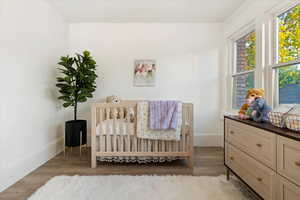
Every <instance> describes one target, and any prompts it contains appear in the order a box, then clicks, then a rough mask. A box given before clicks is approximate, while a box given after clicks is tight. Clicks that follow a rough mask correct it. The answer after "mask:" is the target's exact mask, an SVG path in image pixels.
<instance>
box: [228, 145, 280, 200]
mask: <svg viewBox="0 0 300 200" xmlns="http://www.w3.org/2000/svg"><path fill="white" fill-rule="evenodd" d="M226 148H227V149H226V158H225V159H226V164H227V165H228V167H230V168H231V169H232V170H233V171H234V172H235V173H236V174H238V176H239V177H240V178H242V179H243V180H244V181H245V182H246V183H247V184H248V185H249V186H250V187H251V188H253V189H254V190H255V191H256V192H257V193H258V194H259V195H261V196H262V197H263V198H264V199H265V200H268V199H275V193H276V191H275V187H276V173H275V172H274V171H273V170H272V169H270V168H268V167H266V166H264V165H262V164H261V163H259V162H258V161H256V160H255V159H253V158H252V157H250V156H248V155H247V154H245V153H243V152H242V151H240V150H239V149H237V148H235V147H234V146H232V145H231V144H228V143H227V144H226Z"/></svg>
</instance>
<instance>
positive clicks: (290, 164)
mask: <svg viewBox="0 0 300 200" xmlns="http://www.w3.org/2000/svg"><path fill="white" fill-rule="evenodd" d="M224 120H225V121H224V126H225V128H224V130H225V143H224V144H225V154H224V155H225V158H224V162H225V166H226V167H227V169H228V171H227V175H228V176H227V177H228V178H229V173H230V172H232V173H233V174H235V175H236V176H237V177H238V178H240V179H241V180H242V181H243V182H244V183H245V184H247V185H248V186H249V187H250V188H251V189H252V190H253V191H254V192H255V193H256V194H257V195H259V196H260V197H261V198H262V199H265V200H269V199H270V200H300V133H296V132H293V131H289V130H288V129H282V128H277V127H274V126H272V125H271V124H267V123H256V122H253V121H250V120H240V119H238V118H237V117H235V116H225V118H224Z"/></svg>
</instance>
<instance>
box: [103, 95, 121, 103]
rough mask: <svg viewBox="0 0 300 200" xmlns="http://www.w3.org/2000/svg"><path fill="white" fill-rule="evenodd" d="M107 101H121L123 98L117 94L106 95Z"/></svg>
mask: <svg viewBox="0 0 300 200" xmlns="http://www.w3.org/2000/svg"><path fill="white" fill-rule="evenodd" d="M106 103H121V99H120V98H119V97H117V96H115V95H112V96H109V97H106Z"/></svg>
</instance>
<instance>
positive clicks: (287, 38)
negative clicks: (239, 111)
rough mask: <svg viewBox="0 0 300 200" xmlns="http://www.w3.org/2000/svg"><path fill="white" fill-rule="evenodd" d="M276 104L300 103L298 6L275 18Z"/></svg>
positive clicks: (299, 16) (299, 19)
mask: <svg viewBox="0 0 300 200" xmlns="http://www.w3.org/2000/svg"><path fill="white" fill-rule="evenodd" d="M276 30H277V31H276V38H277V40H276V41H277V42H276V43H277V44H276V45H275V47H276V49H275V52H276V58H275V64H274V65H273V69H275V74H276V79H275V81H276V82H275V84H276V85H275V89H276V93H275V94H276V96H275V97H276V99H275V102H276V104H277V105H278V104H293V103H297V104H299V103H300V5H297V6H295V7H293V8H291V9H289V10H287V11H285V12H284V13H282V14H280V15H278V16H277V17H276Z"/></svg>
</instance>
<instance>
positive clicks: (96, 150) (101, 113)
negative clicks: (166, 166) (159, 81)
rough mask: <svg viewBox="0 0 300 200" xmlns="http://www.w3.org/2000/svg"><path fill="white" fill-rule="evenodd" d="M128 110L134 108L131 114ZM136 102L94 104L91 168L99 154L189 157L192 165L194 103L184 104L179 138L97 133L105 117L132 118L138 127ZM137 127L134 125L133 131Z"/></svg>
mask: <svg viewBox="0 0 300 200" xmlns="http://www.w3.org/2000/svg"><path fill="white" fill-rule="evenodd" d="M128 110H133V111H134V116H131V114H130V112H128ZM136 110H137V101H122V103H119V104H112V103H94V104H93V105H92V110H91V113H92V118H91V121H92V124H91V131H92V134H91V137H92V138H91V147H92V153H91V156H92V157H91V167H92V168H95V167H96V166H97V157H98V158H99V157H126V156H127V157H133V156H134V157H147V156H148V157H176V158H181V159H185V160H187V163H188V166H189V167H191V168H192V167H193V146H194V145H193V104H191V103H183V104H182V129H181V136H180V141H165V140H151V139H142V138H138V137H137V136H136V134H135V133H134V132H133V133H127V134H125V135H123V134H115V132H114V133H113V134H107V135H97V134H96V128H97V125H98V124H100V123H101V122H104V121H105V120H110V119H125V120H131V121H132V122H133V123H134V126H136V113H137V112H136ZM134 129H135V127H134V128H133V130H134Z"/></svg>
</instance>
